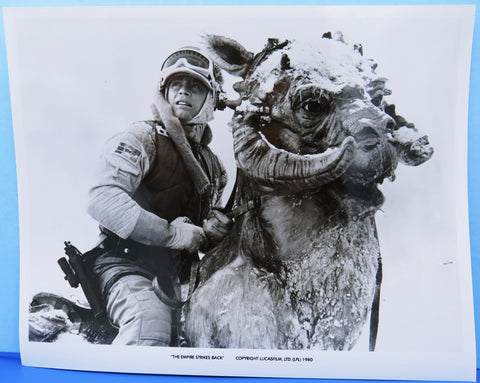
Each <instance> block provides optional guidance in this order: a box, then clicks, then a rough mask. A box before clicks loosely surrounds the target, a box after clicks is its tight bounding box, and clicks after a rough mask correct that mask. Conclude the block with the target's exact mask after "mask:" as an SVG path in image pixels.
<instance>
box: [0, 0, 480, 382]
mask: <svg viewBox="0 0 480 383" xmlns="http://www.w3.org/2000/svg"><path fill="white" fill-rule="evenodd" d="M399 4H401V5H420V4H423V5H448V4H475V5H476V6H477V7H476V15H475V30H474V40H473V50H472V67H471V81H470V101H469V119H468V122H469V130H468V192H469V219H470V246H471V255H472V276H473V288H474V304H475V317H476V321H475V324H476V326H475V327H476V329H477V331H478V330H479V329H480V315H479V311H480V284H479V281H480V225H479V221H480V197H479V196H480V180H479V179H478V175H479V172H480V162H479V160H480V151H478V150H477V148H478V147H480V129H479V127H478V126H479V123H480V102H479V100H480V30H479V22H480V19H479V12H480V0H474V1H428V0H424V1H405V0H398V1H379V0H377V1H305V0H301V1H280V0H274V1H272V0H271V1H236V2H234V3H233V2H230V3H229V2H227V1H205V0H179V1H158V0H157V1H155V0H150V1H148V0H144V1H133V0H130V1H126V0H124V1H122V0H103V1H96V0H91V1H82V0H41V1H38V0H37V1H34V0H0V7H18V6H22V7H23V6H91V5H98V6H113V5H399ZM405 27H406V28H408V26H405ZM0 162H1V165H2V166H0V180H1V182H0V253H1V254H0V376H1V377H2V381H4V382H30V381H34V380H40V381H43V380H45V381H47V380H48V381H49V382H57V381H68V382H77V381H78V382H80V381H84V380H87V379H93V380H98V381H100V380H101V381H102V382H105V383H106V382H110V381H111V382H113V381H115V382H132V381H135V382H138V381H153V380H154V379H155V380H156V381H158V380H161V381H165V382H167V381H168V382H170V381H172V382H173V381H175V382H177V381H178V382H180V381H181V382H189V381H195V382H201V381H205V382H207V381H212V380H213V378H210V377H175V376H161V377H160V376H149V375H133V374H112V373H93V372H78V371H60V370H50V369H39V368H33V367H21V366H20V361H19V342H18V294H19V278H18V276H19V238H18V209H17V208H18V206H17V180H16V170H15V150H14V143H13V127H12V116H11V108H10V93H9V82H8V73H7V57H6V50H5V32H4V26H3V11H1V10H0ZM479 346H480V337H477V350H479V351H480V348H479ZM479 366H480V352H478V351H477V368H478V367H479ZM478 375H479V374H478V370H477V381H479V376H478ZM215 381H218V382H226V381H235V382H275V381H281V382H300V381H305V380H302V379H267V378H263V379H260V378H256V379H254V378H215ZM327 382H328V381H327Z"/></svg>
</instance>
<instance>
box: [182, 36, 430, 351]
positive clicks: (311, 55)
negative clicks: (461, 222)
mask: <svg viewBox="0 0 480 383" xmlns="http://www.w3.org/2000/svg"><path fill="white" fill-rule="evenodd" d="M338 37H339V38H331V35H328V34H326V35H324V38H322V39H319V40H318V41H316V42H315V43H312V44H302V43H301V42H297V41H285V42H278V41H276V40H270V41H269V43H268V44H267V45H266V46H265V48H264V49H263V50H262V51H261V52H259V53H258V54H256V55H255V54H253V53H252V52H250V51H248V50H247V49H246V48H244V47H243V46H242V45H240V44H239V43H238V42H236V41H234V40H231V39H229V38H226V37H222V36H206V41H207V44H206V45H207V48H208V50H209V51H210V54H211V56H212V58H213V59H214V61H215V62H216V64H217V65H218V66H220V67H221V68H222V69H224V70H225V71H227V72H228V73H230V74H232V75H235V76H239V77H241V81H239V82H238V83H236V84H234V89H235V90H236V91H237V92H238V93H239V94H240V99H239V100H238V102H237V103H231V105H233V106H235V109H236V110H235V114H234V117H233V121H232V124H231V126H232V132H233V142H234V151H235V157H236V162H237V168H238V169H237V181H236V187H235V193H234V199H233V200H232V202H231V203H230V201H229V203H228V204H227V205H228V208H229V209H226V210H229V211H228V212H227V211H225V212H227V214H228V215H229V216H230V217H233V219H234V225H233V228H232V229H231V231H230V232H229V233H228V234H227V236H226V237H225V239H224V240H223V241H222V242H221V243H220V244H219V245H218V246H216V247H215V248H214V249H213V250H211V251H209V252H208V253H207V254H206V255H205V257H204V258H203V259H202V260H201V261H200V264H199V266H198V272H197V273H196V274H195V275H194V276H191V278H192V280H191V281H190V285H191V286H192V290H193V288H194V290H193V292H191V296H190V299H189V300H188V302H187V304H186V305H185V306H184V313H183V314H184V316H183V317H184V323H183V333H182V334H183V335H184V336H185V342H184V343H183V344H188V345H191V346H193V347H219V348H264V349H287V348H291V349H306V348H315V349H325V350H347V349H351V348H352V347H353V346H354V345H355V342H356V341H357V339H358V338H359V336H360V333H361V331H362V329H363V327H364V324H365V322H366V320H367V318H368V316H369V313H370V312H371V311H377V310H378V307H377V304H378V294H379V290H380V280H381V261H380V249H379V243H378V237H377V232H376V226H375V213H376V212H377V211H378V209H379V208H380V207H381V205H382V203H383V200H384V198H383V195H382V193H381V192H380V191H379V190H378V188H377V185H378V184H380V183H382V182H383V181H384V179H386V178H388V179H390V180H394V171H395V169H396V167H397V165H398V162H402V163H404V164H407V165H413V166H416V165H419V164H422V163H423V162H425V161H427V160H428V159H429V158H430V157H431V155H432V153H433V149H432V148H431V147H430V145H429V142H428V138H427V137H426V136H424V135H422V134H421V133H419V132H418V131H417V129H416V128H415V127H414V126H413V125H412V124H409V123H407V122H406V121H405V120H404V119H403V118H402V117H401V116H398V115H397V114H396V112H395V108H394V106H393V105H388V104H387V103H386V102H385V100H384V96H386V95H388V94H389V93H390V92H389V90H388V89H386V88H385V83H386V79H385V78H382V77H379V76H378V75H377V74H376V73H375V69H376V64H375V63H374V62H372V61H371V60H368V59H366V58H365V57H363V52H362V47H361V46H351V45H348V44H346V43H344V42H343V39H342V38H341V36H338ZM230 205H232V206H230ZM230 208H231V209H230ZM372 307H373V308H372ZM372 318H373V322H375V320H376V316H375V315H372ZM374 343H375V331H373V333H372V334H371V346H370V348H371V349H373V348H374Z"/></svg>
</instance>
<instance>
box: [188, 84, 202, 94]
mask: <svg viewBox="0 0 480 383" xmlns="http://www.w3.org/2000/svg"><path fill="white" fill-rule="evenodd" d="M191 88H192V90H193V91H195V92H201V91H202V90H203V84H200V83H199V82H196V83H193V84H191Z"/></svg>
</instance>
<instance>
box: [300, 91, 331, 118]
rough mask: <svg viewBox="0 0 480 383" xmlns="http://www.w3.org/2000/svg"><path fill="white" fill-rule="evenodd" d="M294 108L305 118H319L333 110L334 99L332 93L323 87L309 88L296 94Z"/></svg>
mask: <svg viewBox="0 0 480 383" xmlns="http://www.w3.org/2000/svg"><path fill="white" fill-rule="evenodd" d="M293 108H294V110H296V111H297V113H300V114H301V115H302V116H303V117H304V118H317V117H320V116H323V115H325V114H327V113H328V112H329V111H330V110H331V108H332V100H331V97H330V95H329V94H328V93H326V92H324V91H323V90H321V89H318V88H307V89H303V90H302V91H300V92H299V93H298V94H297V95H296V97H295V100H294V103H293Z"/></svg>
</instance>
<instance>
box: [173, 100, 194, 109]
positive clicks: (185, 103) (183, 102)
mask: <svg viewBox="0 0 480 383" xmlns="http://www.w3.org/2000/svg"><path fill="white" fill-rule="evenodd" d="M175 105H180V106H188V107H191V106H192V104H190V103H189V102H187V101H184V100H180V101H177V102H176V103H175Z"/></svg>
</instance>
